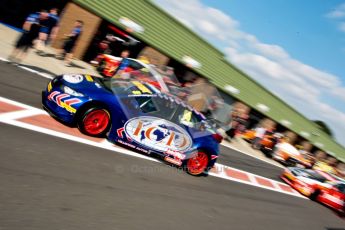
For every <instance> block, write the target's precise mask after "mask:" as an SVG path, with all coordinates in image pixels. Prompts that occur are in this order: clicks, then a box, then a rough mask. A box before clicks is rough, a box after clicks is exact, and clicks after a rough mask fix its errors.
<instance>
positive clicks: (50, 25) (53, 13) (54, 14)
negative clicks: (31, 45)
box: [36, 8, 59, 55]
mask: <svg viewBox="0 0 345 230" xmlns="http://www.w3.org/2000/svg"><path fill="white" fill-rule="evenodd" d="M58 23H59V17H58V9H57V8H52V9H51V10H50V11H49V14H48V19H47V20H45V21H44V22H43V23H41V27H40V31H39V34H38V39H37V41H36V49H37V54H39V55H43V54H44V49H45V46H46V44H47V43H48V40H49V39H53V38H55V36H56V34H57V30H58ZM49 36H51V37H49Z"/></svg>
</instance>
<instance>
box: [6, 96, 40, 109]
mask: <svg viewBox="0 0 345 230" xmlns="http://www.w3.org/2000/svg"><path fill="white" fill-rule="evenodd" d="M0 101H2V102H5V103H8V104H12V105H14V106H17V107H22V108H24V109H30V110H39V111H43V110H42V109H38V108H36V107H33V106H30V105H27V104H24V103H21V102H18V101H14V100H11V99H8V98H5V97H1V96H0Z"/></svg>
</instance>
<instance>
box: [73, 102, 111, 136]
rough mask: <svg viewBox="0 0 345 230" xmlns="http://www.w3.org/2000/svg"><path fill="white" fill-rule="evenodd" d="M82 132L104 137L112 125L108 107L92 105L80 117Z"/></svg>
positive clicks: (79, 125)
mask: <svg viewBox="0 0 345 230" xmlns="http://www.w3.org/2000/svg"><path fill="white" fill-rule="evenodd" d="M77 122H78V129H79V130H80V132H82V133H84V134H86V135H88V136H93V137H103V136H104V135H105V134H106V132H107V131H108V129H109V127H110V114H109V112H108V111H107V110H106V109H103V108H100V107H92V108H90V109H88V110H86V111H85V112H84V113H82V114H81V116H80V117H79V119H78V121H77Z"/></svg>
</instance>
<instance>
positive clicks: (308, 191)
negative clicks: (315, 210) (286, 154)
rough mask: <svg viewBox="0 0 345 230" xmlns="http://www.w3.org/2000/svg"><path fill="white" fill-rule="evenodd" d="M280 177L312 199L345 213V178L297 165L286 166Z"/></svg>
mask: <svg viewBox="0 0 345 230" xmlns="http://www.w3.org/2000/svg"><path fill="white" fill-rule="evenodd" d="M280 178H281V179H282V180H284V181H285V182H286V183H287V184H289V185H290V186H291V187H293V188H294V189H296V190H297V191H298V192H300V193H301V194H303V195H305V196H307V197H309V198H310V199H311V200H315V201H318V202H320V203H323V204H325V205H327V206H329V207H331V208H332V209H334V210H336V211H338V212H339V213H342V214H345V180H343V179H341V178H339V177H336V176H334V175H332V174H329V173H326V172H322V171H316V170H312V169H303V168H296V167H289V168H286V169H285V170H284V171H283V173H282V174H281V176H280Z"/></svg>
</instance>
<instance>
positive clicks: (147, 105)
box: [135, 97, 158, 113]
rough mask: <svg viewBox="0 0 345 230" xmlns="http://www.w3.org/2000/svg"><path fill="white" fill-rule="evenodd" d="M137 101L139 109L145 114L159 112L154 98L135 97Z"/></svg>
mask: <svg viewBox="0 0 345 230" xmlns="http://www.w3.org/2000/svg"><path fill="white" fill-rule="evenodd" d="M135 100H136V101H137V102H138V105H139V109H140V110H141V111H142V112H143V113H153V112H157V111H158V109H157V107H156V105H155V103H154V102H153V100H152V97H135Z"/></svg>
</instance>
